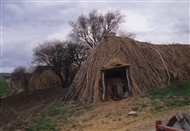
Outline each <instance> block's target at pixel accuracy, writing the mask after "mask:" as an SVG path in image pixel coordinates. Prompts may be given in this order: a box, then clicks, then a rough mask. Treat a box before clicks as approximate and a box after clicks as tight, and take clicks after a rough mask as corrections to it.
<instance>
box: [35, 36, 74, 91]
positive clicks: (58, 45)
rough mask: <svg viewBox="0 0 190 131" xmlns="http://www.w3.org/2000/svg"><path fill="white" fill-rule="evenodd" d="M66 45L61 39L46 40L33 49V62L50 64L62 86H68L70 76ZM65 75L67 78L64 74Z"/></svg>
mask: <svg viewBox="0 0 190 131" xmlns="http://www.w3.org/2000/svg"><path fill="white" fill-rule="evenodd" d="M65 52H66V45H65V43H64V42H61V41H59V40H54V41H45V42H44V43H43V44H40V45H39V46H38V47H36V48H34V50H33V63H37V64H39V65H46V66H49V67H50V69H51V70H52V71H53V72H54V73H55V74H56V75H57V76H58V77H59V79H60V81H61V83H62V88H64V87H66V86H67V83H68V76H69V69H68V68H69V65H70V64H71V62H70V61H69V59H65V56H66V55H65ZM62 72H63V74H64V75H65V79H64V78H63V76H62Z"/></svg>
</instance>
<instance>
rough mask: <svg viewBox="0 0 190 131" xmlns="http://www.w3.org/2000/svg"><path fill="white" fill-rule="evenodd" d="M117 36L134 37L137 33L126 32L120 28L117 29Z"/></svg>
mask: <svg viewBox="0 0 190 131" xmlns="http://www.w3.org/2000/svg"><path fill="white" fill-rule="evenodd" d="M118 36H121V37H127V38H132V39H135V38H136V36H137V34H135V33H134V32H128V31H126V30H122V29H120V30H119V31H118Z"/></svg>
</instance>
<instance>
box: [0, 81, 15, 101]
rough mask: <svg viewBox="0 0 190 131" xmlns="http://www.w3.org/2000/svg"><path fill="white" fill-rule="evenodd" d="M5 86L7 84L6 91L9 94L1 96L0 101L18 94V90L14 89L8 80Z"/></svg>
mask: <svg viewBox="0 0 190 131" xmlns="http://www.w3.org/2000/svg"><path fill="white" fill-rule="evenodd" d="M6 82H7V84H8V89H9V92H8V93H6V94H4V95H3V96H1V98H0V99H3V98H6V97H8V96H11V95H14V94H16V93H17V92H18V89H17V88H15V87H14V85H13V83H12V82H11V81H10V80H9V79H8V80H6Z"/></svg>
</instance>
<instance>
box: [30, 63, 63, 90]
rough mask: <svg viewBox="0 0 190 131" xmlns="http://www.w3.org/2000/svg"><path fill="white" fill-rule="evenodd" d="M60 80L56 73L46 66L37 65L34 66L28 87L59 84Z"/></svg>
mask: <svg viewBox="0 0 190 131" xmlns="http://www.w3.org/2000/svg"><path fill="white" fill-rule="evenodd" d="M60 85H61V82H60V80H59V78H58V77H57V75H56V74H55V73H53V72H52V71H51V70H50V68H49V67H47V66H39V67H37V68H36V70H35V71H34V73H33V74H32V77H31V79H30V81H29V85H28V89H29V90H34V89H45V88H51V87H57V86H60Z"/></svg>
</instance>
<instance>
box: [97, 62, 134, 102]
mask: <svg viewBox="0 0 190 131" xmlns="http://www.w3.org/2000/svg"><path fill="white" fill-rule="evenodd" d="M128 69H129V65H123V66H121V65H120V66H115V67H112V68H105V69H102V70H101V71H102V87H103V92H102V96H103V97H102V99H103V100H105V99H109V98H112V99H113V100H119V99H123V98H125V97H128V96H129V95H130V92H131V86H130V81H129V76H128Z"/></svg>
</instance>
